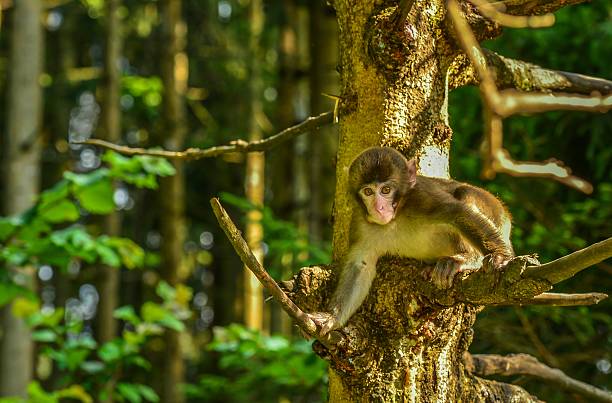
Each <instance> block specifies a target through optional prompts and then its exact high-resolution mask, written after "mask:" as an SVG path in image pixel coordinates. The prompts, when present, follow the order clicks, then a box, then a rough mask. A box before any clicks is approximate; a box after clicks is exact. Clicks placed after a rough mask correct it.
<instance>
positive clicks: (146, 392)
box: [135, 384, 159, 402]
mask: <svg viewBox="0 0 612 403" xmlns="http://www.w3.org/2000/svg"><path fill="white" fill-rule="evenodd" d="M135 386H136V387H137V388H138V391H139V392H140V394H141V395H142V397H144V399H145V400H148V401H149V402H159V396H157V393H155V391H154V390H153V388H150V387H149V386H147V385H142V384H137V385H135Z"/></svg>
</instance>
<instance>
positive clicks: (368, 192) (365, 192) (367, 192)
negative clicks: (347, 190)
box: [363, 188, 374, 196]
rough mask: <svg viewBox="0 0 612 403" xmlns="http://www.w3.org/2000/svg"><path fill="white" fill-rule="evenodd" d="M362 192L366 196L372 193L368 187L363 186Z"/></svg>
mask: <svg viewBox="0 0 612 403" xmlns="http://www.w3.org/2000/svg"><path fill="white" fill-rule="evenodd" d="M363 194H364V195H366V196H372V195H373V194H374V191H373V190H372V189H370V188H365V189H363Z"/></svg>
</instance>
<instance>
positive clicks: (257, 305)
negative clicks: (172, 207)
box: [244, 0, 265, 330]
mask: <svg viewBox="0 0 612 403" xmlns="http://www.w3.org/2000/svg"><path fill="white" fill-rule="evenodd" d="M249 13H250V17H249V22H250V30H251V31H250V38H249V41H250V42H249V50H250V68H251V74H250V88H249V91H250V102H251V108H250V109H251V110H250V117H249V119H250V123H249V141H254V140H259V139H261V138H262V130H261V125H260V119H263V118H264V116H263V105H262V99H261V96H262V93H263V81H262V76H261V74H262V71H261V58H262V55H261V49H260V40H261V39H260V38H261V32H262V30H263V23H264V12H263V4H262V2H261V0H251V4H250V6H249ZM264 170H265V159H264V153H263V152H260V153H250V154H248V155H247V163H246V177H245V182H246V183H245V188H246V189H245V190H246V197H247V199H248V200H249V201H250V202H251V203H252V204H254V205H256V206H263V203H264V190H265V188H264ZM245 232H246V240H247V242H248V243H249V247H250V248H251V249H252V250H253V253H255V256H256V257H257V260H258V261H259V262H260V263H262V264H263V257H264V254H263V245H262V242H263V226H262V225H261V212H260V211H259V210H251V211H249V212H248V213H247V224H246V229H245ZM263 309H264V305H263V287H262V286H261V284H260V283H259V281H258V280H257V278H256V277H255V276H253V274H251V272H250V271H249V270H248V269H247V268H246V267H245V268H244V323H245V325H246V326H247V327H250V328H252V329H259V330H261V329H263Z"/></svg>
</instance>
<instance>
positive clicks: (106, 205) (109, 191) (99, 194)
mask: <svg viewBox="0 0 612 403" xmlns="http://www.w3.org/2000/svg"><path fill="white" fill-rule="evenodd" d="M75 196H76V198H77V199H78V200H79V202H80V203H81V206H83V208H85V209H86V210H88V211H91V212H92V213H94V214H109V213H111V212H113V211H114V210H115V202H114V201H113V185H112V183H111V180H110V179H109V178H108V177H105V178H102V179H100V180H98V181H97V182H95V183H92V184H90V185H88V186H82V187H80V188H79V189H78V191H75Z"/></svg>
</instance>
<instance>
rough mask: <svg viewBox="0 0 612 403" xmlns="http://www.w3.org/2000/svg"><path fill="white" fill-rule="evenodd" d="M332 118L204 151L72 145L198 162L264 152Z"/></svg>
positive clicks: (308, 121)
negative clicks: (227, 155)
mask: <svg viewBox="0 0 612 403" xmlns="http://www.w3.org/2000/svg"><path fill="white" fill-rule="evenodd" d="M333 118H334V114H333V112H325V113H322V114H320V115H318V116H311V117H309V118H308V119H306V120H305V121H303V122H301V123H299V124H297V125H295V126H291V127H289V128H287V129H285V130H283V131H281V132H279V133H277V134H275V135H273V136H270V137H267V138H265V139H262V140H256V141H251V142H247V141H244V140H235V141H232V142H231V143H230V144H229V145H223V146H215V147H210V148H206V149H200V148H189V149H187V150H185V151H167V150H154V149H145V148H135V147H126V146H120V145H118V144H114V143H109V142H107V141H104V140H99V139H89V140H85V141H78V142H73V144H90V145H95V146H100V147H103V148H107V149H109V150H113V151H116V152H118V153H121V154H125V155H149V156H153V157H162V158H168V159H179V160H198V159H202V158H211V157H217V156H219V155H222V154H228V153H249V152H254V151H266V150H269V149H270V148H272V147H275V146H277V145H278V144H281V143H284V142H285V141H288V140H291V139H293V138H294V137H297V136H299V135H301V134H304V133H306V132H308V131H314V130H316V129H318V128H319V127H321V126H324V125H327V124H330V123H333Z"/></svg>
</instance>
